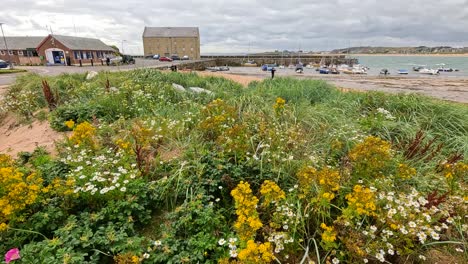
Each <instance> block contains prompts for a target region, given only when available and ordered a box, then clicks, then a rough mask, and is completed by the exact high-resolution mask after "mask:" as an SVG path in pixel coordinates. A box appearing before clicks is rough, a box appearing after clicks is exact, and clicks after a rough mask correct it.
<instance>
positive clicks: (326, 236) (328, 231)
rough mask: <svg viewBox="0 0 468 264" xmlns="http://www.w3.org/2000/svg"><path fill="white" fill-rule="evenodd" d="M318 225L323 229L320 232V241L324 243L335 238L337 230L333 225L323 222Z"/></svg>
mask: <svg viewBox="0 0 468 264" xmlns="http://www.w3.org/2000/svg"><path fill="white" fill-rule="evenodd" d="M320 227H321V228H322V229H323V230H324V232H323V233H322V241H323V242H325V243H333V242H335V240H336V235H337V232H336V231H335V228H334V227H333V226H327V225H326V224H325V223H322V224H321V225H320Z"/></svg>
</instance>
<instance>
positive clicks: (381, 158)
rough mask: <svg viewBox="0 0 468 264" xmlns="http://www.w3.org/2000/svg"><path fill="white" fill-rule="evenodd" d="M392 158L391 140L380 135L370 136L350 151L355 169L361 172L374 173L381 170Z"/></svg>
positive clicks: (350, 157)
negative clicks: (381, 137) (388, 140)
mask: <svg viewBox="0 0 468 264" xmlns="http://www.w3.org/2000/svg"><path fill="white" fill-rule="evenodd" d="M391 158H392V153H391V145H390V143H389V142H387V141H385V140H383V139H380V138H378V137H372V136H371V137H368V138H366V139H365V140H364V142H362V143H359V144H357V145H356V146H355V147H354V148H353V149H351V151H350V152H349V159H350V160H351V161H352V162H353V163H354V166H355V169H356V170H358V171H360V172H361V173H372V172H376V171H379V170H381V169H382V168H384V167H385V165H386V164H387V162H388V161H389V160H390V159H391Z"/></svg>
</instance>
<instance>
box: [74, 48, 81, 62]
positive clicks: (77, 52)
mask: <svg viewBox="0 0 468 264" xmlns="http://www.w3.org/2000/svg"><path fill="white" fill-rule="evenodd" d="M73 54H74V55H75V60H79V59H81V51H76V50H75V51H74V52H73Z"/></svg>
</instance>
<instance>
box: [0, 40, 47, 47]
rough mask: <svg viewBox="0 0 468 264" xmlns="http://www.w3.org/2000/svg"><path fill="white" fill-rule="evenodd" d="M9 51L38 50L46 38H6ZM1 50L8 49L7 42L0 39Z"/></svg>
mask: <svg viewBox="0 0 468 264" xmlns="http://www.w3.org/2000/svg"><path fill="white" fill-rule="evenodd" d="M5 38H6V42H7V46H8V49H10V50H25V49H30V48H33V49H34V48H36V47H37V45H39V43H41V41H42V40H43V39H44V38H45V37H5ZM0 49H2V50H3V49H6V47H5V41H3V38H2V37H0Z"/></svg>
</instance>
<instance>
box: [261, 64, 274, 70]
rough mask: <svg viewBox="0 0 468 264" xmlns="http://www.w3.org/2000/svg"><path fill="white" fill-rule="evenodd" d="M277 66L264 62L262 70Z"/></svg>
mask: <svg viewBox="0 0 468 264" xmlns="http://www.w3.org/2000/svg"><path fill="white" fill-rule="evenodd" d="M275 67H277V65H276V64H263V65H262V71H271V70H272V69H273V68H275Z"/></svg>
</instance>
